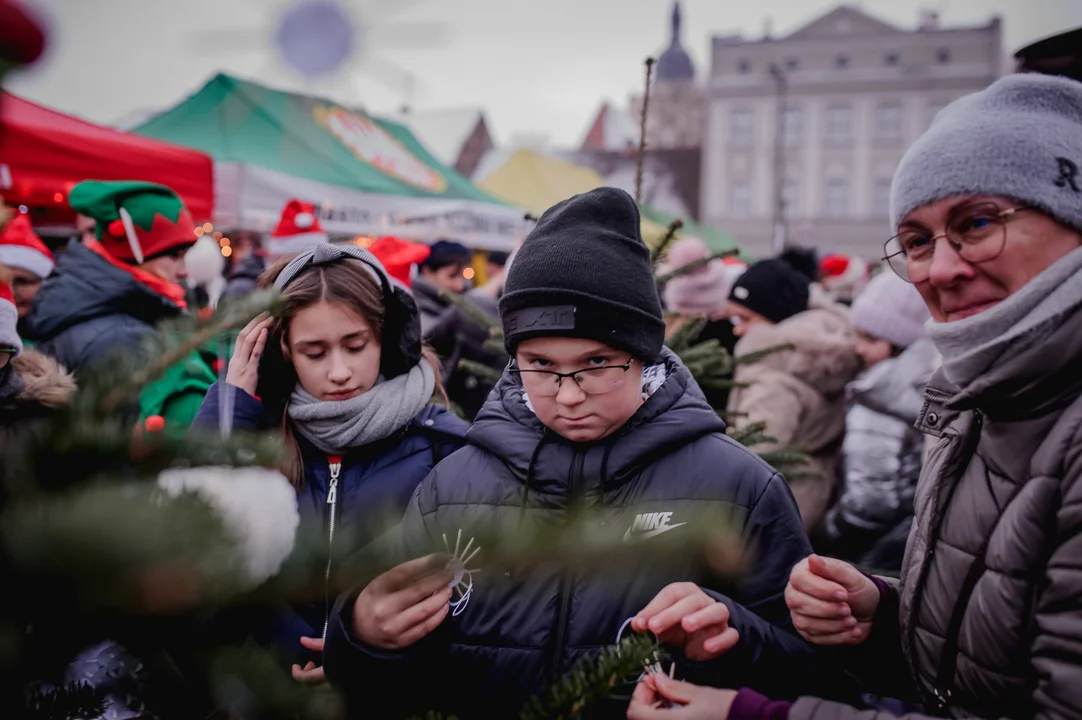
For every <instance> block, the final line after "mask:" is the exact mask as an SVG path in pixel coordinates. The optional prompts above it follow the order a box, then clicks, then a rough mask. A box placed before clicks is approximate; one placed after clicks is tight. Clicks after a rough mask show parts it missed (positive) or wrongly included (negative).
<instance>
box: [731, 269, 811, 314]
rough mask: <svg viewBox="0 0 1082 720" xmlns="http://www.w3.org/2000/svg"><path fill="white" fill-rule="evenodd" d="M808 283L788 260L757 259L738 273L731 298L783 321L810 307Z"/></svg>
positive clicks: (753, 310) (749, 308)
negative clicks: (757, 260) (741, 272)
mask: <svg viewBox="0 0 1082 720" xmlns="http://www.w3.org/2000/svg"><path fill="white" fill-rule="evenodd" d="M809 285H810V284H809V283H808V279H807V278H806V277H805V276H804V275H802V274H800V273H799V272H798V271H796V270H794V269H793V266H792V265H790V264H789V263H788V262H786V261H785V260H782V259H781V258H772V259H770V260H763V261H761V262H757V263H755V264H754V265H752V266H751V267H749V268H748V269H747V270H746V271H745V272H744V274H743V275H741V276H740V277H738V278H737V279H736V282H735V283H733V289H732V290H730V291H729V299H730V300H732V301H733V302H734V303H737V304H739V305H743V306H744V307H746V308H747V309H748V310H751V311H752V312H754V313H758V314H760V315H762V316H763V317H765V318H766V319H767V320H769V321H770V322H772V323H780V322H782V321H783V320H788V319H789V318H791V317H792V316H794V315H797V314H799V313H802V312H804V311H805V310H807V309H808V296H809V294H810V287H809Z"/></svg>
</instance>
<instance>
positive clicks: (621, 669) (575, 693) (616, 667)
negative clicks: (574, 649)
mask: <svg viewBox="0 0 1082 720" xmlns="http://www.w3.org/2000/svg"><path fill="white" fill-rule="evenodd" d="M665 659H667V657H665V655H664V651H663V650H662V649H661V647H660V646H659V645H658V644H657V643H655V642H654V640H653V638H651V637H650V636H649V635H633V636H631V637H627V638H624V639H623V640H622V641H621V642H620V644H619V645H613V646H611V647H607V648H605V649H603V650H602V651H601V652H600V654H598V655H597V656H596V657H585V658H583V659H582V660H580V661H579V662H577V663H576V664H575V665H574V667H572V668H571V670H570V671H569V672H568V673H567V674H566V675H564V676H563V677H562V678H560V680H558V681H557V682H556V683H555V684H554V685H553V686H552V687H550V688H549V689H548V692H547V693H545V697H544V698H543V699H542V698H538V697H533V698H530V700H529V701H528V702H527V703H526V706H525V707H524V708H523V709H522V712H521V713H520V714H519V718H520V719H521V720H546V719H550V718H552V719H555V718H561V719H569V718H577V717H581V716H582V713H583V711H584V710H585V709H586V708H587V707H588V706H589V705H590V704H591V703H593V702H596V701H598V700H604V699H606V698H608V697H609V696H610V695H611V694H612V691H613V690H614V689H616V688H617V687H619V686H620V685H624V684H627V678H629V677H631V678H635V677H638V675H639V674H641V673H642V670H643V666H644V665H647V664H649V663H651V662H661V661H663V660H665Z"/></svg>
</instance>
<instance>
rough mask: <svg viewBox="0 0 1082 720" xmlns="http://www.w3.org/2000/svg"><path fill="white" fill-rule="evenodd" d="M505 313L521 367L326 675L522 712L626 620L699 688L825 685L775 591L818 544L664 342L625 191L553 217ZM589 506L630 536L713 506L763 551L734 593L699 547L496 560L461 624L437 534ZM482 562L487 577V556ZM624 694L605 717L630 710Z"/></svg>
mask: <svg viewBox="0 0 1082 720" xmlns="http://www.w3.org/2000/svg"><path fill="white" fill-rule="evenodd" d="M499 307H500V315H501V320H502V323H503V330H504V338H505V343H506V346H507V351H508V353H509V355H510V356H511V358H512V361H511V362H510V363H509V365H508V368H507V370H506V371H505V373H504V375H503V378H502V379H501V380H500V382H499V384H498V385H497V386H496V388H495V389H494V390H493V392H492V394H491V395H490V396H489V400H488V402H487V403H486V404H485V406H484V408H483V409H482V410H481V412H480V414H479V415H478V416H477V420H476V422H475V424H474V426H473V427H472V429H471V430H470V432H469V434H468V436H467V440H468V443H469V444H468V446H467V447H466V448H463V449H462V450H461V451H459V452H457V453H455V454H454V455H452V456H451V457H449V458H447V459H446V460H444V461H443V462H442V463H441V464H440V465H439V466H437V468H436V469H435V470H434V471H433V473H432V474H431V475H430V476H429V477H428V478H427V479H426V480H425V481H424V483H423V484H422V485H421V487H420V488H419V490H418V492H417V493H416V494H415V495H414V497H413V500H412V502H411V504H410V507H409V508H408V509H407V511H406V514H405V517H404V519H403V522H402V525H401V527H400V530H401V533H400V535H399V536H398V537H397V538H396V539H397V541H398V542H400V543H401V547H400V550H401V557H402V558H403V559H405V558H410V559H412V560H410V561H409V562H406V563H404V564H403V565H400V566H398V567H396V568H394V569H392V570H391V571H389V572H388V573H386V574H385V575H382V576H380V577H378V578H376V579H375V580H373V581H372V582H371V583H369V584H368V585H367V586H366V587H364V588H363V589H360V590H359V591H354V592H352V593H350V594H348V595H346V596H345V597H344V598H343V599H342V600H341V601H340V602H339V604H338V606H337V607H336V609H335V611H334V612H333V613H332V618H331V623H330V627H329V629H328V634H327V646H326V648H327V649H326V654H325V666H326V670H327V676H328V678H329V679H330V680H331V681H332V683H334V684H336V685H337V686H339V687H341V688H342V689H343V690H345V691H346V692H347V693H349V692H350V691H351V690H352V691H354V692H356V691H357V690H359V689H360V688H362V687H364V688H366V690H364V691H363V694H358V701H359V702H360V703H363V702H367V701H368V700H369V699H370V698H371V694H370V693H371V690H370V689H371V688H373V687H388V686H389V685H391V684H394V682H395V681H396V680H398V681H400V680H401V678H402V677H408V676H410V675H415V676H416V677H418V678H420V677H423V682H419V683H417V684H415V685H413V686H412V689H411V692H410V694H409V697H405V696H401V695H400V696H396V698H395V700H396V712H403V713H404V714H407V715H408V714H410V712H411V711H419V710H424V709H425V708H433V707H438V708H439V709H440V710H441V711H443V712H447V713H452V712H453V713H455V714H457V715H459V716H460V717H512V716H514V715H516V714H517V710H518V709H519V708H520V707H521V706H522V704H523V702H524V701H525V700H526V699H528V698H529V696H531V695H533V694H536V693H538V692H539V691H541V690H542V689H543V687H544V686H545V685H546V684H548V683H550V682H552V681H553V680H554V679H555V678H558V677H560V676H561V675H563V674H564V673H565V672H566V671H567V670H568V669H569V667H570V666H571V665H573V664H574V663H575V662H576V661H578V660H580V659H582V658H583V657H585V656H588V655H592V654H596V653H597V652H598V651H599V650H600V649H601V648H603V647H605V646H607V645H610V644H611V643H613V642H614V640H615V639H616V638H617V637H618V635H619V634H620V633H621V632H622V631H623V630H624V629H623V627H622V626H624V625H625V621H626V626H628V627H630V630H628V632H630V631H639V632H645V631H652V632H654V633H655V634H657V635H658V636H659V637H660V639H661V641H662V642H664V643H665V644H666V645H667V646H668V648H669V650H671V651H672V653H673V655H674V657H675V658H676V665H677V668H679V669H680V670H679V671H680V672H681V673H682V674H684V673H687V674H696V673H698V676H699V677H701V678H702V679H703V680H704V681H706V682H747V683H750V684H751V685H753V686H762V685H768V686H772V687H775V688H776V689H777V691H778V692H786V690H783V689H782V688H781V687H780V685H781V684H783V683H781V678H782V677H783V676H784V677H785V678H786V683H785V684H786V685H787V689H792V688H795V687H796V685H799V684H800V683H795V684H794V683H792V682H791V681H790V680H789V679H788V678H790V676H792V675H797V676H799V677H801V678H808V677H812V676H814V677H816V678H817V679H816V680H815V681H813V682H820V683H822V682H825V681H824V679H823V678H824V673H825V672H827V670H826V668H825V666H824V665H823V664H822V663H821V662H819V663H818V664H815V663H810V667H809V666H807V665H806V666H801V667H802V669H801V670H800V671H795V670H794V667H795V663H796V662H797V661H795V660H793V658H805V659H806V658H809V657H811V656H810V655H808V654H807V651H808V647H807V646H805V645H803V643H801V642H794V640H795V638H794V636H793V635H792V634H791V633H790V632H789V631H788V629H787V628H788V626H789V617H788V613H787V610H786V608H785V605H784V601H783V598H782V591H783V588H784V586H785V583H786V581H787V578H788V574H789V571H790V569H791V567H792V566H793V564H794V562H795V560H796V559H798V558H800V557H803V556H804V555H806V554H807V553H808V552H809V544H808V541H807V538H806V537H805V535H804V531H803V528H802V526H801V523H800V517H799V515H798V511H797V507H796V504H795V502H794V501H793V497H792V495H791V493H790V491H789V488H788V486H787V484H786V483H785V480H784V479H783V478H782V477H781V476H780V475H779V474H778V473H777V472H776V471H775V470H774V469H773V468H771V467H769V466H768V465H767V464H766V463H764V462H762V461H761V460H760V459H759V458H758V457H757V456H755V455H754V454H753V453H751V452H749V451H748V450H747V449H745V448H744V447H743V446H741V445H739V444H738V443H736V442H734V441H733V440H731V439H729V438H728V437H727V436H726V435H725V432H724V428H725V426H724V423H723V422H722V421H721V419H720V418H719V417H718V415H717V413H716V412H715V411H714V410H713V409H712V408H711V407H710V406H709V405H708V404H707V403H706V401H705V400H704V398H703V394H702V392H701V391H700V390H699V388H698V387H697V385H696V383H695V381H694V380H693V379H692V377H691V374H690V372H689V371H688V370H687V368H686V367H684V365H683V364H681V362H680V360H679V359H678V358H677V357H676V355H675V354H674V353H672V352H671V351H669V350H668V349H666V348H664V347H663V337H664V332H665V326H664V322H663V320H662V311H661V307H660V302H659V298H658V295H657V292H656V291H655V289H654V278H653V272H652V268H651V264H650V253H649V250H648V249H647V247H646V245H645V244H644V243H643V241H642V237H641V235H640V232H639V212H638V208H637V207H636V205H635V203H634V201H633V200H632V199H631V197H630V196H629V195H627V193H625V192H623V191H621V190H617V189H613V188H600V189H597V190H594V191H591V192H588V193H586V194H584V195H579V196H576V197H574V198H571V199H570V200H567V201H565V202H562V203H560V204H558V205H556V206H554V207H552V208H550V209H549V210H548V211H547V212H546V213H545V214H544V215H543V216H542V217H541V219H540V221H539V222H538V223H537V225H536V227H535V228H534V230H533V231H532V232H531V233H530V235H529V237H528V238H527V239H526V241H525V243H524V244H523V245H522V247H521V248H520V249H519V251H518V253H517V254H516V256H515V257H514V258H513V259H512V261H511V266H510V269H509V271H508V275H507V284H506V288H505V293H504V295H503V297H502V298H501V299H500V303H499ZM587 504H588V505H589V506H590V508H591V509H592V510H594V511H600V512H601V513H602V514H603V515H604V518H605V522H604V523H602V525H603V526H604V527H605V528H607V529H606V530H604V531H603V532H611V533H612V534H613V537H614V538H621V537H622V539H623V540H624V541H625V542H639V541H641V542H650V540H649V538H651V537H653V536H657V535H660V534H662V533H670V532H671V533H673V534H672V535H670V537H672V538H679V533H681V532H685V533H686V532H687V531H688V529H689V528H685V529H684V530H681V527H682V526H683V525H685V524H688V523H689V521H691V520H693V519H694V518H693V516H695V517H697V518H701V515H700V513H707V514H709V516H710V520H711V522H713V520H714V518H715V517H716V519H717V522H720V523H723V524H724V523H731V522H735V523H736V524H737V528H736V529H737V530H742V531H743V533H744V535H745V537H746V538H747V539H748V540H750V541H753V542H754V544H755V546H756V558H755V561H754V562H752V563H751V564H750V566H749V567H748V568H747V574H746V576H745V577H744V578H743V581H742V583H741V584H740V586H739V587H738V588H735V589H734V588H733V587H732V586H731V585H730V586H729V587H728V589H729V590H730V591H731V593H732V594H731V595H729V596H726V595H722V594H720V592H719V590H720V589H721V588H722V585H721V584H720V581H719V579H718V578H717V577H716V575H714V574H712V572H711V571H709V570H708V569H707V568H705V567H704V565H703V563H702V562H701V555H700V554H699V553H695V552H690V551H689V552H687V553H686V554H685V555H684V556H683V557H666V558H665V560H664V561H663V562H659V561H658V560H657V559H655V560H651V561H646V560H643V561H642V562H639V563H637V564H636V566H635V567H634V569H630V568H628V567H627V566H626V565H624V566H623V567H622V568H616V567H610V568H606V569H604V570H596V569H595V570H593V571H584V570H582V569H581V568H580V569H578V570H575V569H574V568H569V567H566V566H561V565H560V564H558V563H549V564H546V565H542V566H534V567H531V568H530V569H528V570H523V571H522V572H520V573H517V574H514V575H512V574H511V573H507V574H504V573H502V572H496V571H491V572H484V571H483V570H482V572H480V573H478V574H476V575H475V576H473V578H472V584H471V585H470V588H471V589H470V592H469V594H468V597H469V600H468V604H466V605H465V607H464V608H463V607H461V606H456V609H455V612H454V615H455V616H456V617H450V618H449V617H448V615H449V613H448V610H447V599H448V597H449V595H450V591H449V590H448V589H447V588H448V583H449V582H453V576H452V573H451V572H449V571H446V570H444V567H445V566H444V565H443V562H445V561H443V560H439V559H438V556H431V555H430V554H431V553H434V552H442V550H443V548H442V546H441V545H440V546H437V545H434V544H433V538H440V537H441V536H442V535H443V534H445V533H446V534H447V536H448V537H455V536H456V534H457V533H458V532H459V531H460V530H461V532H462V537H463V538H464V540H463V542H465V538H468V537H470V534H471V530H474V529H477V528H481V527H485V528H492V527H507V528H510V529H513V528H515V527H516V526H517V525H519V524H529V525H533V524H534V523H541V524H546V523H560V522H566V521H567V519H568V518H569V516H571V514H572V513H573V512H574V511H575V510H578V509H581V508H583V507H584V506H585V505H587ZM715 513H716V515H715ZM424 556H428V557H424ZM471 567H480V568H482V569H483V568H484V551H483V550H482V551H481V554H480V555H479V556H478V557H477V558H476V559H475V560H473V561H472V565H471ZM772 623H773V624H772ZM779 659H780V660H779ZM707 661H709V662H707ZM698 663H706V664H703V665H700V664H698ZM776 663H780V665H782V666H784V667H779V665H778V664H776ZM626 702H627V698H626V697H625V698H624V699H623V701H622V702H619V701H617V702H613V703H612V705H610V706H606V707H605V708H599V709H598V715H597V716H599V717H622V716H623V714H624V713H625V711H626V710H625V708H626ZM358 707H362V706H360V705H358Z"/></svg>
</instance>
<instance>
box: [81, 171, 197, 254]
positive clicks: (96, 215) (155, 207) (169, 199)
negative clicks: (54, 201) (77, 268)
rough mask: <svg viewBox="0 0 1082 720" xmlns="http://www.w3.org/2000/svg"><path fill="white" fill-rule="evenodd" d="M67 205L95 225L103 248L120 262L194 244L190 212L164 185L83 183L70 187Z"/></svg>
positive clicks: (174, 250)
mask: <svg viewBox="0 0 1082 720" xmlns="http://www.w3.org/2000/svg"><path fill="white" fill-rule="evenodd" d="M68 204H69V205H71V209H72V210H74V211H75V212H77V213H79V214H81V215H84V216H86V217H88V218H90V219H92V220H93V221H94V233H95V235H97V238H98V241H99V242H101V244H102V247H104V248H105V251H106V252H108V253H109V254H110V255H111V256H113V257H114V258H116V259H117V260H121V261H123V262H127V263H134V264H136V265H142V264H143V263H144V262H145V261H147V260H152V259H154V258H156V257H161V256H163V255H169V254H172V253H176V252H178V251H182V250H187V249H188V248H190V247H191V246H192V245H194V244H195V241H196V235H195V224H194V223H193V222H192V216H191V213H189V212H188V208H187V207H185V205H184V201H182V200H181V199H180V197H179V196H178V195H177V194H176V193H175V192H173V191H172V190H170V189H169V188H167V187H165V186H164V185H158V184H156V183H148V182H136V181H126V182H100V181H97V180H87V181H85V182H81V183H79V184H78V185H76V186H75V187H73V188H72V189H71V194H70V195H68Z"/></svg>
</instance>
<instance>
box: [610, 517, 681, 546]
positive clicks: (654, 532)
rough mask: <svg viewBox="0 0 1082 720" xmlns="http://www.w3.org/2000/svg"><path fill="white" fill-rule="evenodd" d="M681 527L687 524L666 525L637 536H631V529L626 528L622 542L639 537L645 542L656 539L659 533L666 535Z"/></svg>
mask: <svg viewBox="0 0 1082 720" xmlns="http://www.w3.org/2000/svg"><path fill="white" fill-rule="evenodd" d="M681 525H687V523H686V522H682V523H676V524H675V525H666V526H665V527H659V528H655V529H654V530H648V531H647V532H644V533H643V534H641V535H638V536H635V535H632V534H631V528H628V529H627V532H625V533H624V542H631V538H633V537H639V538H641V539H643V540H645V539H647V538H652V537H657V536H658V535H660V534H661V533H666V532H669V531H670V530H675V529H676V528H678V527H680V526H681Z"/></svg>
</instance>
